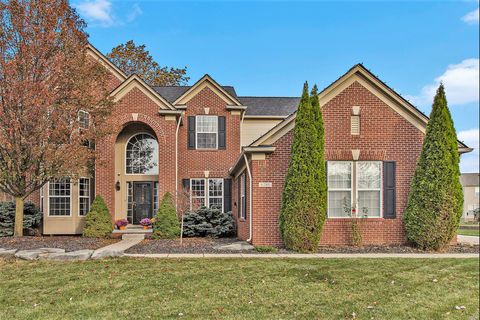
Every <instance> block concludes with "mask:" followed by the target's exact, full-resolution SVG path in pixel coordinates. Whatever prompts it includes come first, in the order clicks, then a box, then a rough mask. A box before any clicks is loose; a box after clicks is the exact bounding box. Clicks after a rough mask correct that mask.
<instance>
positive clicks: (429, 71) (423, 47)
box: [72, 0, 479, 172]
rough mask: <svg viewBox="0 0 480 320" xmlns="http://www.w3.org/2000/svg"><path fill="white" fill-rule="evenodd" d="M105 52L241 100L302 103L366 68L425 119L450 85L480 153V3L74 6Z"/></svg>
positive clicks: (470, 161)
mask: <svg viewBox="0 0 480 320" xmlns="http://www.w3.org/2000/svg"><path fill="white" fill-rule="evenodd" d="M72 4H73V5H74V6H75V7H76V8H77V9H78V11H79V12H80V15H81V16H82V17H83V18H84V19H85V20H86V21H87V22H88V24H89V26H88V29H87V31H88V33H89V34H90V41H91V43H92V44H93V45H95V46H96V47H97V48H98V49H99V50H100V51H102V52H103V53H107V52H108V51H109V50H110V49H111V48H112V47H114V46H116V45H118V44H120V43H124V42H126V41H128V40H130V39H133V40H134V41H135V42H136V43H137V44H145V45H146V46H147V48H148V49H149V50H150V52H151V54H152V55H153V57H154V58H155V59H156V61H157V62H159V63H160V64H161V65H167V66H175V67H183V66H187V67H188V74H189V76H190V77H191V80H190V83H193V82H195V81H196V80H198V79H199V78H200V77H201V76H202V75H204V74H205V73H208V74H210V75H211V76H212V77H213V78H214V79H216V80H217V81H218V82H219V83H221V84H224V85H234V86H235V88H236V90H237V93H238V94H239V95H259V96H297V95H299V94H300V90H301V87H302V84H303V82H304V81H305V80H308V81H309V83H311V84H313V83H317V84H318V86H319V87H320V88H323V87H325V86H327V85H329V84H330V83H331V82H333V81H334V80H335V79H337V78H338V77H339V76H341V75H342V74H343V73H344V72H346V71H347V70H348V69H349V68H350V67H351V66H352V65H354V64H355V63H358V62H361V63H363V64H364V65H365V66H366V67H367V68H369V69H370V70H371V71H372V72H373V73H375V74H376V75H377V76H379V77H380V79H382V80H383V81H385V82H386V83H387V84H388V85H389V86H391V87H392V88H393V89H394V90H396V91H397V92H398V93H400V94H402V95H403V96H404V97H406V98H408V99H409V100H410V101H411V102H413V103H414V104H415V105H416V106H417V107H419V108H420V109H421V110H422V111H423V112H425V113H426V114H427V115H428V114H429V113H430V108H431V100H432V95H433V93H434V91H435V89H436V87H437V86H438V84H439V82H440V81H443V82H444V83H445V87H446V92H447V98H448V100H449V105H450V110H451V112H452V116H453V118H454V121H455V127H456V129H457V133H458V136H459V139H460V140H464V141H465V142H466V143H467V144H468V145H469V146H472V147H474V148H476V150H475V152H473V153H471V154H469V155H464V156H462V164H461V170H462V171H463V172H478V166H479V164H478V158H479V153H478V147H479V138H478V137H479V129H478V128H479V18H478V14H479V13H478V7H479V3H478V1H448V2H446V1H443V2H440V1H438V2H434V1H418V2H414V1H395V2H387V1H384V2H381V1H340V2H327V1H309V2H301V1H294V2H289V1H257V2H254V1H243V2H240V1H209V2H207V1H197V2H190V1H175V2H172V1H115V0H73V1H72Z"/></svg>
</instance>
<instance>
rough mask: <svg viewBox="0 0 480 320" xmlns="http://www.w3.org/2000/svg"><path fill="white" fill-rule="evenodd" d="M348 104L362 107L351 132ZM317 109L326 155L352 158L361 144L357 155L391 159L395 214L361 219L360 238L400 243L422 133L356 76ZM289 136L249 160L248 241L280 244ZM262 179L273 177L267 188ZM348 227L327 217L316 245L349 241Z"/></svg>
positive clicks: (341, 220)
mask: <svg viewBox="0 0 480 320" xmlns="http://www.w3.org/2000/svg"><path fill="white" fill-rule="evenodd" d="M352 106H360V108H361V111H360V119H361V120H360V121H361V134H360V135H359V136H354V135H351V133H350V116H351V113H352ZM322 111H323V119H324V127H325V158H326V160H327V161H331V160H345V161H352V152H351V150H352V149H358V150H360V158H359V160H379V161H385V160H389V161H396V164H397V170H396V179H397V180H396V218H395V219H383V218H368V219H362V223H361V225H360V230H361V233H362V238H363V244H367V245H368V244H400V243H404V242H405V235H404V230H403V225H402V214H403V211H404V210H405V207H406V203H407V198H408V192H409V186H410V181H411V179H412V176H413V173H414V170H415V165H416V161H417V159H418V157H419V155H420V151H421V147H422V142H423V133H422V132H421V131H420V130H419V129H418V128H416V127H415V126H413V125H412V124H411V123H410V122H408V121H407V120H405V118H403V117H402V116H400V115H399V114H398V113H396V112H395V111H394V110H393V109H392V108H390V107H389V106H388V105H386V104H385V103H384V102H383V101H381V100H380V99H379V98H378V97H377V96H375V95H374V94H373V93H371V92H370V91H368V90H367V89H366V88H364V87H363V86H362V85H360V84H359V83H358V82H354V83H353V84H352V85H350V86H349V87H348V88H347V89H345V90H344V91H343V92H341V93H340V94H338V95H337V96H336V97H334V98H333V99H332V100H330V101H329V102H328V103H327V104H326V105H325V106H323V108H322ZM292 136H293V134H292V131H290V132H288V133H287V134H285V135H284V136H283V137H281V138H280V139H279V140H277V141H276V142H275V143H274V145H273V146H274V147H276V149H275V152H274V153H272V154H269V155H266V159H265V160H254V161H252V164H251V167H252V174H253V177H254V178H253V185H254V192H253V211H254V216H253V243H254V244H256V245H281V244H282V240H281V237H280V232H279V228H278V217H279V212H280V208H281V199H282V189H283V185H284V182H285V176H286V172H287V169H288V162H289V157H290V148H291V143H292ZM263 181H269V182H272V188H260V187H258V183H259V182H263ZM350 228H351V223H350V219H346V218H334V219H332V218H330V219H327V220H326V223H325V225H324V228H323V233H322V238H321V242H320V243H321V245H348V244H351V231H350Z"/></svg>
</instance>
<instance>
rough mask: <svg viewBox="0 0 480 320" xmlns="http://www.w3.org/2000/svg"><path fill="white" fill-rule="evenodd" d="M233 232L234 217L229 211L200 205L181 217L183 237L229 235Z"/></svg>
mask: <svg viewBox="0 0 480 320" xmlns="http://www.w3.org/2000/svg"><path fill="white" fill-rule="evenodd" d="M234 234H235V219H233V216H232V213H231V212H226V213H225V212H222V211H221V210H219V209H211V208H206V207H201V208H200V209H198V210H196V211H194V212H189V213H187V214H185V215H184V217H183V235H184V236H185V237H213V238H219V237H229V236H233V235H234Z"/></svg>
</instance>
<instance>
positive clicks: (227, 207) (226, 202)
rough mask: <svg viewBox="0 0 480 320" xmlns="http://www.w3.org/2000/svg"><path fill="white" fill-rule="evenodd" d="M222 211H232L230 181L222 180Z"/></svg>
mask: <svg viewBox="0 0 480 320" xmlns="http://www.w3.org/2000/svg"><path fill="white" fill-rule="evenodd" d="M223 211H224V212H230V211H232V179H224V180H223Z"/></svg>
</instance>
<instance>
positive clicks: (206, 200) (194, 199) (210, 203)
mask: <svg viewBox="0 0 480 320" xmlns="http://www.w3.org/2000/svg"><path fill="white" fill-rule="evenodd" d="M202 206H205V207H209V208H216V209H220V210H222V211H223V179H221V178H210V179H203V178H194V179H190V209H198V208H200V207H202Z"/></svg>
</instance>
